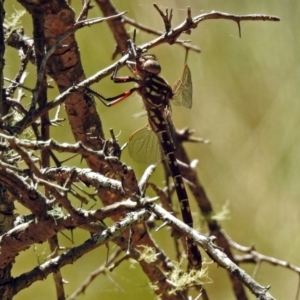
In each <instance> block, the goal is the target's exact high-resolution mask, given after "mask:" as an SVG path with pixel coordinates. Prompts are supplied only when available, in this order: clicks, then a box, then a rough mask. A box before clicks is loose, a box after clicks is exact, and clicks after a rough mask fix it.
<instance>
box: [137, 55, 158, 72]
mask: <svg viewBox="0 0 300 300" xmlns="http://www.w3.org/2000/svg"><path fill="white" fill-rule="evenodd" d="M140 62H141V68H142V70H144V71H146V72H148V73H151V74H155V75H158V74H159V73H160V72H161V67H160V64H159V63H158V61H157V60H156V57H155V56H154V55H151V54H148V55H144V56H142V57H141V58H140Z"/></svg>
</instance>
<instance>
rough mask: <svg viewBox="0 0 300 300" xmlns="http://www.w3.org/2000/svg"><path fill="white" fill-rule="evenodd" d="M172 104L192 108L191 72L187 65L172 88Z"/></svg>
mask: <svg viewBox="0 0 300 300" xmlns="http://www.w3.org/2000/svg"><path fill="white" fill-rule="evenodd" d="M172 99H173V103H174V104H175V105H182V106H184V107H187V108H191V107H192V102H193V83H192V76H191V71H190V68H189V67H188V65H185V66H184V69H183V74H182V77H181V78H180V79H178V80H177V81H176V82H175V84H174V86H173V98H172Z"/></svg>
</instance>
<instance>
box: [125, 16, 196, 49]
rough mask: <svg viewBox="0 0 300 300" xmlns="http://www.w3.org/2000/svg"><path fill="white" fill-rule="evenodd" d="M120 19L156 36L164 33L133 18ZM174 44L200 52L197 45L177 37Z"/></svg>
mask: <svg viewBox="0 0 300 300" xmlns="http://www.w3.org/2000/svg"><path fill="white" fill-rule="evenodd" d="M122 19H123V20H124V23H125V24H129V25H132V26H134V27H135V28H138V29H140V30H142V31H144V32H147V33H149V34H154V35H156V36H161V35H163V34H164V32H162V31H157V30H154V29H152V28H150V27H148V26H145V25H143V24H141V23H138V22H136V21H135V20H132V19H130V18H128V17H125V16H123V17H122ZM175 44H176V45H179V46H182V47H183V48H185V49H186V50H192V51H195V52H196V53H200V52H201V50H200V48H199V47H197V46H194V45H190V44H188V43H186V41H185V40H179V39H178V40H176V41H175Z"/></svg>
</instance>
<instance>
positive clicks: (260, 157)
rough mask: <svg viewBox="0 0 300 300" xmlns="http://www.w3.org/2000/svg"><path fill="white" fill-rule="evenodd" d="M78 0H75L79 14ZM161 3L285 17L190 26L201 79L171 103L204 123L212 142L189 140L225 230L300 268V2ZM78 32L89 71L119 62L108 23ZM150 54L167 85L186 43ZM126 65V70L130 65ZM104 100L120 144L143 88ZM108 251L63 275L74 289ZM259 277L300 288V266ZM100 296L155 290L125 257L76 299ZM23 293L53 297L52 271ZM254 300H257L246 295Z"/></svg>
mask: <svg viewBox="0 0 300 300" xmlns="http://www.w3.org/2000/svg"><path fill="white" fill-rule="evenodd" d="M80 3H81V1H72V4H73V5H74V9H75V11H76V13H77V15H78V13H79V11H80ZM114 4H115V6H116V7H117V9H118V10H119V11H124V10H126V11H128V13H127V16H128V17H130V18H132V19H135V20H137V21H138V22H140V23H142V24H144V25H146V26H149V27H151V28H154V29H157V30H163V23H162V20H161V18H160V17H159V16H158V13H157V12H156V10H155V9H154V8H153V7H152V1H142V0H131V1H124V0H116V1H114ZM158 4H159V6H160V7H161V8H162V9H165V8H167V7H168V8H173V14H174V17H173V26H174V27H175V26H177V25H178V24H179V23H181V22H182V21H183V20H184V18H185V17H186V7H187V6H190V7H191V8H192V14H193V16H196V15H199V14H203V13H206V12H210V11H212V10H217V11H222V12H227V13H231V14H254V13H257V14H268V15H276V16H278V17H280V18H281V21H280V22H262V21H255V22H254V21H248V22H242V23H241V30H242V38H241V39H240V38H239V36H238V28H237V25H236V24H235V23H234V22H232V21H228V20H210V21H205V22H202V23H200V24H199V26H198V28H197V29H195V30H193V31H192V34H191V35H189V36H188V35H182V36H181V37H180V38H181V39H186V40H192V44H193V45H198V46H200V47H201V49H202V53H201V54H198V53H193V52H190V54H189V57H188V64H189V66H190V68H191V72H192V77H193V85H194V99H193V100H194V104H193V108H192V110H187V109H185V108H180V107H175V108H173V120H174V123H175V124H176V126H177V127H178V128H182V127H184V126H189V127H190V128H194V129H195V130H196V133H195V135H196V136H201V137H204V138H206V139H209V140H210V141H211V143H210V144H208V145H202V144H189V145H187V148H188V151H189V155H190V157H191V158H193V159H198V160H199V165H198V167H197V170H198V174H199V176H200V178H201V180H202V183H203V185H204V187H205V190H206V191H207V194H208V196H209V198H210V199H211V201H212V204H213V207H214V209H215V211H220V210H221V209H222V206H223V205H224V204H225V203H226V202H228V203H229V209H230V218H229V219H227V220H226V221H224V222H223V223H222V226H223V228H224V229H225V230H226V232H227V233H228V234H229V235H230V236H231V237H232V238H233V239H234V240H235V241H236V242H238V243H240V244H243V245H247V246H250V245H255V247H256V249H257V251H259V252H261V253H263V254H265V255H269V256H274V257H275V258H278V259H282V260H286V261H288V262H290V263H292V264H295V265H298V266H300V257H299V249H300V239H299V235H298V234H299V233H298V232H299V223H300V220H299V219H300V218H299V217H300V210H299V204H298V201H299V199H300V184H299V179H300V176H299V175H300V170H299V164H300V151H299V146H300V145H299V143H300V136H299V128H298V126H299V123H300V121H299V113H300V104H299V102H298V101H299V94H300V82H299V75H300V74H299V73H300V67H299V63H298V61H299V58H300V47H299V38H298V37H299V28H300V24H299V23H300V21H299V15H300V3H299V1H295V0H287V1H280V0H274V1H262V0H252V1H240V0H231V1H222V0H210V1H198V0H189V1H187V0H186V1H179V0H177V1H171V0H163V1H159V2H158ZM5 6H6V11H7V14H11V13H12V12H13V11H14V9H20V8H21V7H20V5H19V4H18V3H17V2H16V1H6V2H5ZM96 16H101V12H100V11H99V10H98V8H97V7H95V8H94V9H93V10H92V11H91V13H90V17H96ZM22 24H23V26H24V28H25V33H26V34H27V35H29V36H32V29H31V28H32V27H31V19H30V16H29V15H26V16H24V17H23V18H22ZM128 30H129V31H130V32H132V28H129V27H128ZM76 37H77V41H78V44H79V47H80V52H81V57H82V63H83V66H84V69H85V71H86V76H90V75H92V74H94V73H96V72H97V71H99V70H101V69H102V68H104V67H106V66H108V65H110V64H111V63H112V61H111V55H112V53H113V51H114V49H115V41H114V40H113V37H112V35H111V32H110V31H109V29H108V26H107V24H105V23H102V24H98V25H95V26H93V27H91V28H84V29H82V30H80V31H79V32H77V33H76ZM151 39H153V36H150V35H147V34H144V33H142V32H140V31H138V35H137V44H143V43H145V42H148V41H150V40H151ZM151 53H155V54H156V55H157V56H158V58H159V61H160V63H161V66H162V70H163V72H162V73H163V76H164V77H165V78H166V79H167V80H168V81H169V83H173V82H174V81H175V80H176V79H178V77H179V76H180V75H181V72H182V69H183V65H184V56H185V52H184V49H183V48H182V47H180V46H177V45H173V46H170V45H162V46H159V47H157V48H155V49H154V50H153V51H151ZM18 67H19V60H18V56H17V52H16V51H15V50H12V49H8V50H7V55H6V69H5V76H7V77H10V78H12V77H14V76H15V74H16V71H17V70H18ZM29 72H30V74H29V76H28V80H26V84H27V85H28V86H31V87H33V86H34V78H35V68H34V67H30V68H29ZM125 72H126V70H125V69H124V70H122V71H121V73H124V74H125ZM130 87H132V85H131V84H124V85H114V84H113V83H112V82H111V81H110V80H109V79H105V80H103V81H101V82H100V83H98V84H97V85H95V86H94V88H95V89H96V90H97V91H98V92H100V93H102V94H104V95H105V96H113V95H115V94H117V93H121V92H123V91H125V90H126V89H128V88H130ZM56 95H57V92H56V91H55V90H54V91H50V92H49V99H53V98H54V97H55V96H56ZM29 99H30V98H29V97H28V99H27V100H26V101H29ZM97 106H98V111H99V113H100V115H101V118H102V121H103V124H104V129H105V132H106V133H108V129H109V128H111V127H112V128H114V131H115V133H120V135H119V141H120V143H121V144H123V143H125V142H126V141H127V137H128V136H129V135H130V134H131V133H132V132H133V131H135V130H136V129H138V128H139V127H141V126H142V125H144V124H145V119H144V118H139V119H134V118H133V117H132V115H133V114H134V113H136V112H139V111H141V109H142V104H141V102H140V101H139V100H138V96H137V95H133V96H131V97H130V99H128V100H126V101H125V102H124V103H121V104H119V105H118V106H116V107H113V108H105V107H104V106H103V105H102V104H101V103H97ZM63 115H64V112H62V116H63ZM68 126H69V125H68V122H67V121H66V122H65V124H64V128H63V130H61V128H60V129H53V130H52V132H53V137H54V138H56V139H57V140H58V141H60V142H62V141H67V142H73V137H72V135H71V133H70V130H69V127H68ZM107 136H108V134H107ZM297 149H298V150H297ZM123 159H124V161H125V162H127V163H128V164H129V165H131V166H134V167H135V168H136V172H137V175H138V176H141V175H142V173H143V171H144V169H145V167H146V166H144V165H138V164H136V163H135V162H134V161H132V160H131V159H130V158H129V156H128V155H127V154H126V153H125V154H124V156H123ZM77 161H78V162H79V159H78V160H77ZM81 166H82V165H81ZM156 176H157V177H156V178H155V179H154V180H156V182H157V183H158V184H162V180H163V176H162V174H161V169H159V168H158V170H157V171H156ZM91 205H92V204H91ZM193 205H194V204H193ZM194 207H195V206H194ZM195 211H196V207H195ZM195 218H197V217H196V216H195ZM66 234H69V235H70V233H66ZM86 238H88V234H87V233H85V232H75V234H74V243H75V244H78V243H80V242H82V241H83V240H85V239H86ZM157 240H158V242H159V243H160V244H161V245H162V246H163V247H164V249H168V246H170V247H171V246H172V245H173V244H172V241H171V239H170V238H169V236H168V232H167V231H165V232H164V233H163V234H160V235H157ZM60 241H61V244H62V246H72V244H71V243H70V242H69V241H68V240H67V239H66V238H65V237H63V236H60ZM112 247H113V246H112ZM112 247H111V250H110V251H111V252H112V251H113V249H112ZM103 248H104V247H103ZM43 251H45V252H46V254H45V255H47V254H49V250H48V246H47V244H45V245H41V246H39V247H38V248H37V250H34V249H33V248H31V249H30V250H28V251H26V252H24V253H22V254H21V255H20V256H19V257H17V260H16V264H15V268H14V269H13V275H14V276H17V275H18V274H20V273H23V272H25V271H29V270H31V269H32V268H33V267H35V266H36V265H37V264H38V259H37V256H38V255H40V256H41V259H43V258H42V256H43ZM171 255H172V253H171ZM105 258H106V249H98V250H95V251H94V252H93V253H92V254H91V255H86V256H85V257H84V258H82V259H81V260H80V261H77V262H76V263H74V265H70V266H67V267H66V268H64V269H63V270H62V274H63V276H64V278H65V280H67V281H68V282H69V283H68V284H66V291H67V293H68V294H71V293H72V292H74V290H75V289H76V288H77V287H78V286H79V285H80V284H81V283H82V281H83V280H84V279H85V278H86V277H87V276H88V274H89V273H90V272H91V271H93V270H94V269H95V268H96V267H97V266H98V265H100V264H102V263H103V262H104V261H105ZM242 267H243V268H244V269H245V270H246V271H247V272H248V273H249V274H252V272H253V271H254V269H255V267H254V266H253V265H242ZM209 276H210V278H211V279H212V280H213V283H211V284H207V285H206V289H207V291H208V293H209V296H210V299H234V298H233V296H232V293H231V290H230V283H229V280H228V278H227V275H226V274H225V271H224V270H222V269H221V268H218V267H217V266H216V265H215V264H211V265H209ZM255 278H256V280H257V281H258V282H259V283H260V284H262V285H269V284H270V285H271V290H270V291H271V293H272V295H273V296H275V298H276V299H294V298H295V295H296V290H297V285H298V280H299V278H298V276H297V275H296V274H295V273H292V272H291V271H287V270H285V269H282V268H279V267H274V266H270V265H268V264H265V263H263V264H262V265H261V268H260V269H259V271H258V273H257V274H256V277H255ZM39 295H41V296H39ZM99 298H101V299H113V298H116V299H141V298H143V300H147V299H153V298H154V295H153V293H152V292H151V290H150V288H149V286H148V283H147V279H146V277H145V276H144V275H143V273H142V272H140V271H139V267H138V265H137V264H133V263H132V262H125V263H124V264H123V265H121V266H120V267H118V268H117V269H116V270H115V271H114V272H113V273H111V274H109V276H107V277H105V276H100V277H98V278H97V279H96V280H95V281H94V282H93V284H92V285H91V286H90V287H89V288H88V290H87V291H86V294H85V296H81V297H79V298H78V299H99ZM15 299H17V300H20V299H22V300H23V299H55V290H54V285H53V283H52V278H51V277H49V278H48V279H46V280H45V281H43V282H37V283H35V284H34V285H32V286H31V287H30V288H28V289H26V290H24V291H22V292H21V293H20V294H19V295H18V296H16V297H15ZM249 299H255V298H254V297H253V296H252V295H250V294H249Z"/></svg>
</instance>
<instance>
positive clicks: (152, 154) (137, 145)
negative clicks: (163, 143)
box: [128, 126, 163, 164]
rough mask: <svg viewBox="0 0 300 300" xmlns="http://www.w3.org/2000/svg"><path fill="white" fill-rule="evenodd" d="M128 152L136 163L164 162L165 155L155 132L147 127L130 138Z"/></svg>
mask: <svg viewBox="0 0 300 300" xmlns="http://www.w3.org/2000/svg"><path fill="white" fill-rule="evenodd" d="M128 151H129V155H130V157H131V158H132V159H133V160H135V161H136V162H139V163H143V164H153V163H158V162H160V161H162V159H163V154H162V151H161V148H160V144H159V140H158V138H157V136H156V134H155V132H154V131H152V130H151V129H150V128H149V127H148V126H145V127H143V128H141V129H139V130H137V131H136V132H135V133H133V134H132V135H131V136H130V137H129V142H128Z"/></svg>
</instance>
